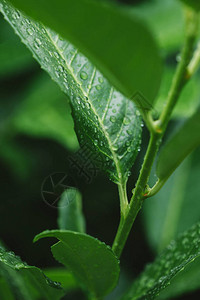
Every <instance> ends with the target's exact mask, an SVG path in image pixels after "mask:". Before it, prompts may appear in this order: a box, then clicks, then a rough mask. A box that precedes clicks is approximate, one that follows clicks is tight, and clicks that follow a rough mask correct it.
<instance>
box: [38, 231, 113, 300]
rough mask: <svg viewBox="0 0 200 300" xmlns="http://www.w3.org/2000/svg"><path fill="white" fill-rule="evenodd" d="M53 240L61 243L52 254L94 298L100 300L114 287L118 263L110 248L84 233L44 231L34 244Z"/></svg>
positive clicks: (56, 245) (53, 248)
mask: <svg viewBox="0 0 200 300" xmlns="http://www.w3.org/2000/svg"><path fill="white" fill-rule="evenodd" d="M44 237H55V238H57V239H58V240H59V241H60V242H58V243H56V244H54V245H53V246H52V253H53V255H54V257H55V259H57V260H58V261H59V262H61V263H62V264H63V265H65V266H66V267H67V268H69V269H70V270H71V271H72V272H73V273H74V275H75V276H76V278H77V279H78V280H79V281H80V282H82V283H83V284H84V285H85V286H86V287H87V288H88V290H89V291H90V292H91V293H92V294H93V295H95V296H96V297H103V296H105V295H106V294H108V293H109V292H111V291H112V289H113V288H114V287H115V286H116V284H117V281H118V277H119V262H118V260H117V258H116V257H115V255H114V253H113V252H112V250H111V248H110V247H109V246H106V245H105V243H102V242H100V241H99V240H97V239H95V238H93V237H91V236H89V235H86V234H83V233H77V232H72V231H67V230H66V231H64V230H51V231H44V232H42V233H40V234H38V235H37V236H36V237H35V239H34V241H37V240H39V239H41V238H44Z"/></svg>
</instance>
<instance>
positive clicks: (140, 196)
mask: <svg viewBox="0 0 200 300" xmlns="http://www.w3.org/2000/svg"><path fill="white" fill-rule="evenodd" d="M197 34H198V14H197V13H196V12H194V11H193V10H188V11H187V14H186V38H185V43H184V47H183V50H182V53H181V60H180V62H179V63H178V66H177V68H176V72H175V74H174V78H173V81H172V85H171V88H170V90H169V94H168V98H167V104H166V106H165V108H164V110H163V112H162V113H161V115H160V118H159V119H158V120H157V121H151V122H152V126H150V125H149V122H150V119H148V124H147V127H148V129H149V130H150V140H149V144H148V147H147V151H146V154H145V157H144V161H143V165H142V168H141V171H140V174H139V178H138V180H137V183H136V186H135V189H134V190H133V195H132V198H131V201H130V204H128V206H127V207H126V209H125V210H124V213H123V214H121V219H120V223H119V227H118V230H117V234H116V236H115V239H114V242H113V246H112V250H113V251H114V253H115V254H116V256H117V257H118V258H120V256H121V253H122V251H123V248H124V246H125V243H126V241H127V238H128V236H129V233H130V230H131V228H132V225H133V223H134V221H135V219H136V216H137V214H138V212H139V211H140V209H141V207H142V203H143V201H144V199H145V198H148V196H149V193H150V191H151V190H150V189H149V188H148V187H147V183H148V179H149V176H150V172H151V169H152V165H153V162H154V160H155V157H156V154H157V151H158V149H159V146H160V143H161V140H162V137H163V135H164V133H165V131H166V128H167V125H168V123H169V120H170V117H171V114H172V111H173V109H174V107H175V105H176V103H177V101H178V99H179V96H180V94H181V92H182V90H183V87H184V86H185V84H186V83H187V82H188V80H189V79H190V74H188V65H189V63H190V61H191V58H192V53H193V49H194V45H195V41H196V37H197ZM151 192H152V191H151Z"/></svg>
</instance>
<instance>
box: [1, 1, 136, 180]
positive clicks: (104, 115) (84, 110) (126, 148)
mask: <svg viewBox="0 0 200 300" xmlns="http://www.w3.org/2000/svg"><path fill="white" fill-rule="evenodd" d="M0 7H1V11H2V13H3V14H4V16H5V18H6V19H7V20H8V21H9V22H10V24H11V25H12V26H13V28H14V29H15V31H16V33H17V34H18V35H19V36H20V37H21V39H22V41H23V42H24V43H25V44H26V45H27V46H28V47H29V49H30V50H31V51H32V53H33V55H34V57H35V58H36V59H37V60H38V62H39V63H40V64H41V66H42V68H44V69H45V70H46V71H47V72H48V73H49V74H50V75H51V77H52V79H53V80H55V81H56V82H57V83H58V84H59V85H60V87H61V89H62V90H63V91H64V92H65V93H67V94H68V95H69V96H70V101H71V106H72V113H73V117H74V120H75V129H76V132H77V135H78V138H79V141H80V143H81V144H82V145H85V144H86V145H87V147H88V149H89V150H90V151H91V153H94V152H95V151H96V156H95V157H93V158H95V159H96V161H99V162H100V163H99V164H100V165H101V167H102V168H103V169H104V170H106V171H107V172H108V173H109V175H110V178H111V179H112V180H113V181H114V182H116V183H120V184H122V183H124V182H125V181H126V180H127V178H128V174H129V170H130V168H131V166H132V164H133V162H134V160H135V158H136V155H137V152H138V147H139V144H140V135H141V123H140V116H139V111H138V110H137V109H136V107H135V106H134V104H133V103H132V102H131V101H130V100H128V99H126V98H125V97H124V96H123V95H121V94H120V93H119V92H117V91H116V90H115V89H114V88H113V87H111V86H110V85H109V83H108V81H107V80H106V79H105V78H103V76H102V75H101V73H100V72H99V71H98V70H97V69H96V68H95V67H94V66H93V65H92V64H91V63H90V62H89V61H88V60H87V59H86V58H85V57H84V56H83V55H82V54H81V53H79V52H78V50H77V49H76V48H74V47H73V46H72V45H71V44H69V43H68V42H67V41H64V40H63V39H61V38H60V37H59V36H58V35H57V34H55V33H54V32H53V31H51V30H49V29H47V28H45V27H44V26H43V25H41V24H40V23H35V22H33V21H31V20H30V19H27V18H26V17H24V16H23V14H21V13H19V12H18V11H16V10H15V9H14V8H12V6H11V5H9V4H8V3H6V2H5V1H1V6H0ZM65 17H66V16H65ZM97 155H99V157H97Z"/></svg>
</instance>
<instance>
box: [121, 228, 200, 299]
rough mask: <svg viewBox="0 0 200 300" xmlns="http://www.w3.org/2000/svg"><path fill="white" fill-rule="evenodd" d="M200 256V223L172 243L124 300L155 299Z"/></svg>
mask: <svg viewBox="0 0 200 300" xmlns="http://www.w3.org/2000/svg"><path fill="white" fill-rule="evenodd" d="M199 256H200V223H197V224H196V225H194V226H192V227H191V228H190V229H189V230H188V231H186V232H184V233H183V234H182V235H180V236H179V238H178V239H176V240H174V241H172V242H171V243H170V244H169V246H168V247H167V248H166V249H165V250H164V251H163V252H162V253H161V255H159V256H158V257H157V259H156V260H155V261H154V262H153V263H152V264H149V265H148V266H147V267H146V268H145V270H144V271H143V273H142V274H141V275H140V276H139V278H138V279H136V281H135V282H134V283H133V285H132V287H131V288H130V290H129V292H128V293H127V294H126V295H125V296H124V297H122V299H123V300H136V299H141V300H142V299H148V300H150V299H155V298H156V296H157V295H158V294H159V293H160V292H161V291H162V290H163V289H165V288H166V287H167V286H168V285H169V284H170V282H171V280H172V279H173V278H174V277H175V276H176V275H177V274H178V273H179V272H182V271H183V270H184V268H185V267H186V266H187V265H189V264H190V263H192V262H193V261H194V260H195V259H196V258H198V257H199Z"/></svg>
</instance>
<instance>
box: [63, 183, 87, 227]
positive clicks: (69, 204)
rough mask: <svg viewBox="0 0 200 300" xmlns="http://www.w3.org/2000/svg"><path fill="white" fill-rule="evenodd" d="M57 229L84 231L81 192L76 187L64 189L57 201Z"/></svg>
mask: <svg viewBox="0 0 200 300" xmlns="http://www.w3.org/2000/svg"><path fill="white" fill-rule="evenodd" d="M58 226H59V229H66V230H72V231H77V232H85V219H84V215H83V212H82V199H81V194H80V193H79V191H78V190H77V189H73V188H69V189H67V190H65V191H64V193H63V194H62V196H61V199H60V201H59V203H58Z"/></svg>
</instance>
